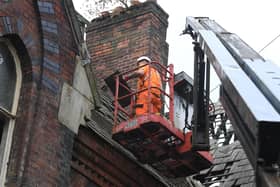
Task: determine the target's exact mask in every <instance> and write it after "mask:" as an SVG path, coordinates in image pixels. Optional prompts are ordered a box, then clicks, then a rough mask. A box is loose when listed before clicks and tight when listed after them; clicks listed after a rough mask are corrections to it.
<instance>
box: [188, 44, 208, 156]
mask: <svg viewBox="0 0 280 187" xmlns="http://www.w3.org/2000/svg"><path fill="white" fill-rule="evenodd" d="M193 44H194V87H193V102H194V107H193V108H194V113H193V125H192V149H193V150H199V151H202V150H203V151H208V150H209V147H210V146H209V120H208V107H209V82H210V81H209V79H210V65H209V62H207V63H205V60H204V57H205V55H204V52H203V51H202V49H201V47H200V44H199V43H198V42H193Z"/></svg>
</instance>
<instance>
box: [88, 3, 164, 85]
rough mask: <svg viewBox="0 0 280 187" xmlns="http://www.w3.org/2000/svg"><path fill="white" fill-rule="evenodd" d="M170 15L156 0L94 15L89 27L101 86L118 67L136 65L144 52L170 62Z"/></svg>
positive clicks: (90, 41)
mask: <svg viewBox="0 0 280 187" xmlns="http://www.w3.org/2000/svg"><path fill="white" fill-rule="evenodd" d="M167 19H168V15H167V13H166V12H164V10H163V9H162V8H161V7H160V6H159V5H158V4H157V3H156V2H153V1H147V2H145V3H140V4H135V5H133V6H131V7H129V8H128V9H120V8H117V9H116V10H115V11H113V12H112V13H111V14H108V13H107V14H103V16H101V17H98V18H96V19H94V20H93V21H92V22H91V23H90V24H89V26H88V28H87V45H88V49H89V52H90V55H91V60H92V67H93V70H94V72H95V74H96V77H97V80H98V87H99V88H101V87H102V86H104V84H105V82H104V78H106V77H107V76H109V75H110V74H112V73H114V72H115V71H116V70H119V71H120V72H123V71H126V70H129V69H132V68H134V67H136V59H137V58H138V57H140V56H142V55H146V56H149V57H150V58H151V59H152V60H154V61H158V62H160V63H162V64H164V65H166V64H167V58H168V44H167V43H166V30H167V26H168V21H167Z"/></svg>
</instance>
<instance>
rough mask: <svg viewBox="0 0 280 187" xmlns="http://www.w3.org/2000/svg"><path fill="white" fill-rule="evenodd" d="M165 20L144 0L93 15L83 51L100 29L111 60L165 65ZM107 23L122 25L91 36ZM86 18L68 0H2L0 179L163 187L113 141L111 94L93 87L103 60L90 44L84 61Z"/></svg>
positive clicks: (9, 183) (25, 182) (18, 183)
mask: <svg viewBox="0 0 280 187" xmlns="http://www.w3.org/2000/svg"><path fill="white" fill-rule="evenodd" d="M167 17H168V16H167V14H166V13H165V12H164V11H163V10H162V9H161V8H160V7H159V6H158V5H157V4H155V3H154V2H147V3H144V4H142V5H139V6H136V7H130V8H129V10H127V12H126V13H122V14H121V15H116V16H115V17H112V18H109V19H108V18H106V19H105V18H104V19H103V18H102V20H95V21H94V22H93V23H91V24H90V26H89V30H88V34H89V37H88V38H89V42H90V43H89V44H88V46H89V49H90V51H91V50H92V48H94V47H93V46H94V45H97V43H99V42H102V40H103V39H102V38H101V39H97V38H94V37H97V35H100V36H99V37H106V38H107V39H109V40H111V42H112V43H111V44H112V48H111V49H109V50H112V51H114V53H112V54H111V55H108V56H107V57H106V58H108V59H109V60H110V61H111V62H112V63H115V65H116V66H117V63H118V62H119V60H120V59H119V58H120V57H123V58H122V59H121V60H122V61H126V62H129V63H131V65H133V62H134V61H135V59H136V58H137V56H139V55H141V54H146V55H151V56H153V58H154V60H160V61H161V62H162V63H164V64H166V63H167V44H166V42H165V37H166V28H167ZM135 19H137V20H138V21H137V22H136V23H134V21H133V20H135ZM97 22H98V24H97ZM101 22H102V23H103V25H104V27H103V26H102V24H100V23H101ZM113 23H115V24H118V23H121V24H120V25H119V27H116V26H115V27H114V28H115V29H117V30H115V31H114V32H111V33H107V34H116V35H119V37H117V39H113V38H110V37H107V36H103V35H102V34H101V33H100V34H96V35H94V32H93V30H94V29H97V28H98V27H99V29H105V30H106V28H105V27H106V24H107V25H110V24H113ZM85 24H87V23H86V20H84V19H83V18H82V17H81V16H79V15H77V13H76V12H75V10H74V7H73V4H72V1H71V0H63V1H54V0H38V1H31V0H27V1H19V0H11V1H1V2H0V74H1V76H0V79H1V85H0V98H1V99H0V109H1V110H0V122H1V131H0V132H1V145H0V159H1V165H0V166H1V168H0V169H1V170H0V171H1V173H0V181H1V184H0V186H4V185H6V186H167V185H168V182H167V181H166V180H165V179H164V178H162V177H161V176H159V175H158V174H157V173H156V172H155V171H154V170H153V169H151V168H149V167H148V166H143V165H141V164H140V163H138V162H137V160H136V159H135V157H133V155H131V154H130V153H129V152H127V151H126V150H124V149H123V148H122V147H121V146H119V145H118V144H117V143H115V142H114V141H113V140H112V139H111V134H110V133H111V130H110V129H111V128H112V121H111V115H112V105H111V100H110V99H111V98H109V97H106V95H104V94H103V93H102V92H101V93H99V94H98V93H97V87H99V86H101V85H102V84H103V83H102V81H98V82H97V81H96V79H95V77H94V75H95V74H96V76H97V77H98V80H101V79H102V78H103V77H102V75H100V74H98V73H97V72H100V69H98V68H101V69H102V68H103V66H99V65H96V64H95V63H96V62H99V61H100V62H101V61H102V62H101V63H104V62H105V61H104V59H103V60H101V56H100V57H98V55H97V56H96V54H94V53H92V51H91V53H92V54H91V55H92V58H91V59H90V58H89V55H88V53H87V49H86V47H85V46H86V45H85V42H84V41H83V32H84V26H85ZM122 24H123V25H122ZM137 25H139V27H138V26H137ZM102 27H103V28H102ZM135 27H137V29H138V32H139V33H138V32H135V33H134V31H133V30H134V29H135ZM108 29H113V28H108ZM118 29H119V30H118ZM123 29H124V30H125V29H130V31H129V32H131V34H132V35H129V36H127V37H125V35H127V34H128V33H129V32H128V31H127V32H126V33H125V32H124V30H123ZM158 31H160V32H158ZM91 32H92V34H93V35H91ZM138 35H139V38H137V36H138ZM134 37H136V39H133V38H134ZM90 40H91V41H90ZM95 40H96V41H97V42H96V44H94V41H95ZM140 45H141V46H142V47H140ZM144 45H145V46H144ZM104 48H106V44H104ZM109 48H110V47H109ZM129 49H130V50H129ZM96 60H98V61H96ZM91 61H92V63H91ZM103 65H104V66H106V65H105V64H103ZM131 65H129V64H128V63H125V64H124V65H123V66H122V68H129V67H131ZM110 66H111V65H110ZM110 71H112V69H108V73H109V72H110ZM102 86H103V85H102ZM101 91H102V90H101ZM99 95H100V96H99Z"/></svg>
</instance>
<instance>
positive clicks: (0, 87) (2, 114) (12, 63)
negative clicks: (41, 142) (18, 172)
mask: <svg viewBox="0 0 280 187" xmlns="http://www.w3.org/2000/svg"><path fill="white" fill-rule="evenodd" d="M21 81H22V75H21V68H20V63H19V58H18V56H17V54H16V51H15V49H14V48H13V46H12V44H11V43H10V42H9V41H8V40H6V39H4V38H0V186H4V183H5V179H6V173H7V164H8V159H9V155H10V149H11V144H12V136H13V130H14V126H15V119H16V111H17V105H18V99H19V93H20V87H21Z"/></svg>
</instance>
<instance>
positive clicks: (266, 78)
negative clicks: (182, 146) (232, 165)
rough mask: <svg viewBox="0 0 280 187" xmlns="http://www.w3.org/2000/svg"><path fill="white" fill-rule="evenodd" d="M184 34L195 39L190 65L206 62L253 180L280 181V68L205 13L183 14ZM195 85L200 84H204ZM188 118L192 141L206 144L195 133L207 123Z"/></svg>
mask: <svg viewBox="0 0 280 187" xmlns="http://www.w3.org/2000/svg"><path fill="white" fill-rule="evenodd" d="M184 33H185V34H190V35H191V36H192V38H193V39H194V41H195V42H194V43H195V53H199V54H197V55H195V56H197V57H199V58H195V66H196V64H201V63H202V64H203V63H204V64H209V63H211V64H212V66H213V67H214V69H215V71H216V73H217V75H218V77H219V78H220V81H221V87H220V94H221V102H222V104H223V107H224V108H225V111H226V113H227V114H228V116H229V118H230V120H231V122H232V124H233V127H234V129H235V132H236V135H237V137H238V138H239V139H240V141H241V143H242V145H243V147H244V149H245V152H246V154H247V156H248V158H249V160H250V162H251V164H252V166H253V167H254V169H255V171H256V174H257V177H256V178H257V180H258V181H257V185H259V186H280V179H279V177H278V176H277V174H276V170H278V169H279V167H278V163H279V156H280V155H279V152H280V146H279V145H278V142H279V141H280V136H279V133H280V115H279V114H280V68H279V67H278V66H276V65H275V64H273V63H272V62H270V61H267V60H265V59H264V58H263V57H261V56H260V55H259V54H258V53H257V52H256V51H254V50H253V49H252V48H251V47H250V46H249V45H248V44H246V43H245V42H244V41H243V40H242V39H241V38H239V37H238V36H237V35H236V34H233V33H230V32H227V31H226V30H225V29H224V28H222V27H221V26H220V25H219V24H217V23H216V22H215V21H214V20H211V19H209V18H205V17H198V18H194V17H187V20H186V27H185V31H184ZM197 48H198V49H199V50H197ZM204 67H205V65H204V66H201V65H200V66H198V69H199V70H198V71H196V70H195V71H194V72H195V75H194V79H196V77H198V78H197V79H198V80H199V79H204V76H202V75H201V73H200V75H196V74H199V72H203V71H201V68H202V69H203V68H204ZM201 76H202V77H201ZM206 78H207V76H206ZM206 82H207V81H206ZM196 83H199V81H195V80H194V87H196ZM197 87H202V88H200V89H199V88H197V90H204V89H205V88H204V87H205V86H204V84H197ZM206 87H207V84H206ZM208 87H209V86H208ZM198 99H202V98H198ZM194 102H195V101H194ZM206 106H207V105H206ZM196 109H199V106H197V107H194V110H196ZM203 109H204V111H203ZM199 113H205V107H204V108H202V112H200V111H194V115H195V114H197V115H199ZM194 119H195V120H194V121H195V122H194V129H193V144H194V145H193V146H194V147H195V146H196V145H207V143H208V142H207V141H209V140H207V138H201V137H205V136H203V134H204V135H205V131H206V130H205V129H207V128H208V127H207V123H205V122H204V123H205V124H206V125H204V124H202V123H203V122H202V123H201V122H200V121H199V120H198V119H197V118H196V117H195V116H194ZM196 119H197V120H196ZM206 122H207V121H206ZM202 127H204V128H202ZM200 147H201V146H200ZM267 168H270V171H275V172H268V171H267ZM277 172H278V171H277Z"/></svg>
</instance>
